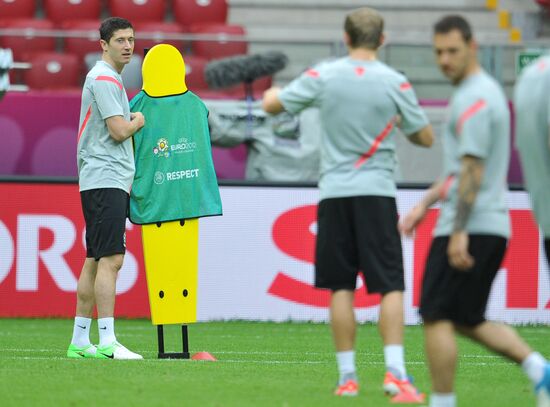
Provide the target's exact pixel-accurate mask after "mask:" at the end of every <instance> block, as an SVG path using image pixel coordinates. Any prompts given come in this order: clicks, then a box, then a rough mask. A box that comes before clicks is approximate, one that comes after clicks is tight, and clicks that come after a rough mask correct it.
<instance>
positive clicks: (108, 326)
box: [97, 317, 116, 346]
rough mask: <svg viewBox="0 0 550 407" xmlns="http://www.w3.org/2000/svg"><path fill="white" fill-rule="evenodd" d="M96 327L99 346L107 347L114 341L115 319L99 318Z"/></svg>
mask: <svg viewBox="0 0 550 407" xmlns="http://www.w3.org/2000/svg"><path fill="white" fill-rule="evenodd" d="M97 327H98V329H99V346H107V345H110V344H112V343H113V342H115V341H116V336H115V319H114V318H113V317H109V318H99V319H98V320H97Z"/></svg>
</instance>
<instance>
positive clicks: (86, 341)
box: [67, 17, 145, 359]
mask: <svg viewBox="0 0 550 407" xmlns="http://www.w3.org/2000/svg"><path fill="white" fill-rule="evenodd" d="M99 33H100V38H101V40H100V45H101V48H102V49H103V55H102V60H101V61H99V62H98V63H97V64H96V66H95V67H94V68H92V70H91V71H90V72H89V73H88V75H87V76H86V82H85V83H84V89H83V91H82V105H81V110H80V125H79V131H78V153H77V158H78V176H79V185H80V196H81V202H82V210H83V213H84V219H85V221H86V260H85V261H84V266H83V267H82V271H81V273H80V277H79V280H78V285H77V304H76V317H75V321H74V327H73V337H72V339H71V344H70V345H69V349H68V350H67V356H68V357H71V358H82V357H96V358H109V359H143V358H142V357H141V355H138V354H136V353H134V352H131V351H129V350H128V349H127V348H125V347H124V346H122V345H121V344H120V343H119V342H118V341H117V339H116V336H115V331H114V318H113V316H114V307H115V293H116V279H117V275H118V271H119V270H120V268H121V267H122V263H123V261H124V253H125V249H126V242H125V236H126V235H125V230H126V214H127V208H128V199H129V196H128V194H129V192H130V186H131V183H132V179H133V177H134V155H133V150H132V140H131V139H130V137H132V135H133V134H134V133H135V132H136V131H138V130H139V129H140V128H141V127H143V125H144V124H145V119H144V118H143V115H142V114H141V113H139V112H136V113H130V108H129V105H128V98H127V96H126V91H125V90H124V86H123V84H122V78H121V77H120V73H121V72H122V69H123V68H124V66H125V65H126V64H127V63H128V62H130V58H131V56H132V53H133V51H134V29H133V27H132V25H131V24H130V22H129V21H128V20H125V19H122V18H118V17H112V18H108V19H106V20H105V21H103V22H102V24H101V26H100V28H99ZM94 305H96V306H97V314H98V327H99V345H98V347H97V348H96V347H95V346H94V345H92V344H91V343H90V326H91V318H92V314H93V311H94Z"/></svg>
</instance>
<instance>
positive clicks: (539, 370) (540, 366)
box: [521, 352, 547, 385]
mask: <svg viewBox="0 0 550 407" xmlns="http://www.w3.org/2000/svg"><path fill="white" fill-rule="evenodd" d="M546 363H547V362H546V359H544V357H543V356H542V355H541V354H540V353H538V352H531V353H530V354H529V356H527V357H526V358H525V359H524V360H523V362H521V368H522V369H523V371H524V372H525V374H526V375H527V377H528V378H529V380H531V382H532V383H533V384H534V385H537V384H538V383H539V382H540V381H541V380H542V378H543V377H544V368H545V366H546Z"/></svg>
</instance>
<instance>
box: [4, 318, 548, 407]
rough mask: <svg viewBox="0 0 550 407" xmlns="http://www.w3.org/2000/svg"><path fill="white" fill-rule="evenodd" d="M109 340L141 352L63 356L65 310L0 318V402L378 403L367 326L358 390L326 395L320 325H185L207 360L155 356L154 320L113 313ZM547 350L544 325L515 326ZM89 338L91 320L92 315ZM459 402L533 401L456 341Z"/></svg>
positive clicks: (424, 382) (175, 334) (373, 342)
mask: <svg viewBox="0 0 550 407" xmlns="http://www.w3.org/2000/svg"><path fill="white" fill-rule="evenodd" d="M116 330H117V335H118V339H119V340H120V342H121V343H123V344H124V345H126V346H127V347H128V348H129V349H131V350H133V351H136V352H139V353H141V354H143V356H144V358H145V360H143V361H112V360H99V359H81V360H78V359H77V360H70V359H68V358H66V357H65V353H66V350H67V346H68V341H69V340H70V336H71V333H72V320H67V319H0V405H2V406H3V407H7V406H31V405H32V406H35V405H39V406H91V405H97V406H174V405H180V406H201V407H203V406H204V407H207V406H212V407H225V406H279V407H294V406H296V407H298V406H299V407H303V406H315V407H319V406H346V407H352V406H365V405H368V406H386V405H392V404H390V403H389V401H388V399H387V398H386V397H385V396H384V395H383V393H382V390H381V385H382V379H383V375H384V371H385V369H384V359H383V353H382V345H381V342H380V339H379V336H378V332H377V328H376V326H375V325H370V324H368V325H362V326H360V327H359V328H358V337H357V348H358V353H357V366H358V373H359V381H360V395H359V396H358V397H355V398H337V397H335V396H333V395H332V391H333V389H334V386H335V383H336V379H337V368H336V362H335V356H334V352H333V348H332V339H331V333H330V328H329V326H328V325H325V324H299V323H284V324H277V323H260V322H257V323H256V322H213V323H199V324H193V325H190V326H189V347H190V352H191V354H193V353H195V352H198V351H208V352H210V353H212V354H213V355H214V356H215V357H216V358H217V359H218V361H217V362H204V361H189V360H159V359H157V338H156V327H154V326H152V325H151V323H150V321H145V320H117V321H116ZM180 332H181V329H180V328H179V327H178V326H166V327H165V351H166V352H173V351H181V334H180ZM519 332H520V334H522V336H523V337H524V338H525V339H526V340H527V341H528V342H529V344H530V345H532V346H533V347H534V348H536V349H538V350H539V351H541V353H543V355H545V356H550V340H549V338H550V332H549V329H548V327H523V328H519ZM92 342H95V343H97V324H96V322H95V321H94V323H93V324H92ZM423 349H424V344H423V334H422V329H421V328H420V327H407V328H406V350H405V351H406V357H407V361H408V364H407V366H408V371H409V373H410V374H412V375H413V376H414V377H415V381H416V384H417V385H418V387H419V388H420V389H421V390H422V391H424V392H427V391H428V390H429V386H430V384H429V375H428V370H427V366H426V365H425V358H424V352H423ZM459 349H460V352H461V356H460V359H459V368H458V375H457V394H458V399H459V405H460V406H489V407H490V406H499V407H503V406H514V407H517V406H534V405H535V397H534V395H533V394H532V389H531V385H530V383H529V381H528V380H527V378H526V377H525V376H524V375H523V373H522V371H521V369H520V368H519V367H517V366H516V365H514V364H512V363H509V362H508V361H506V360H504V359H502V358H500V357H498V356H495V355H493V354H491V353H488V352H486V351H485V350H483V349H482V348H481V347H479V346H477V345H474V344H472V343H471V342H469V341H468V340H462V339H461V340H459Z"/></svg>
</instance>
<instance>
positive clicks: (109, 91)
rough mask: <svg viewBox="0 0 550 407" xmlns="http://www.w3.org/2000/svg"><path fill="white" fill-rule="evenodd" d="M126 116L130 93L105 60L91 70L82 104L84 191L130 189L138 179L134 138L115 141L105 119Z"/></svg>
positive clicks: (80, 164) (81, 176)
mask: <svg viewBox="0 0 550 407" xmlns="http://www.w3.org/2000/svg"><path fill="white" fill-rule="evenodd" d="M112 116H123V117H124V119H126V120H128V121H129V120H130V107H129V105H128V97H127V95H126V91H125V89H124V86H123V84H122V78H121V76H120V75H119V74H118V73H117V72H116V71H115V69H114V68H113V67H112V66H111V65H109V64H108V63H107V62H105V61H98V62H97V63H96V65H95V66H94V67H93V68H92V69H91V70H90V72H88V75H87V76H86V81H85V82H84V89H83V91H82V103H81V107H80V123H79V126H78V127H79V132H78V137H79V139H78V147H77V163H78V178H79V186H80V191H86V190H89V189H96V188H119V189H123V190H124V191H126V192H128V193H129V192H130V186H131V185H132V180H133V179H134V172H135V167H134V152H133V149H132V140H131V138H129V139H126V140H124V141H123V142H118V141H115V139H113V138H112V137H111V135H110V134H109V130H108V128H107V123H106V122H105V119H107V118H109V117H112Z"/></svg>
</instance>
